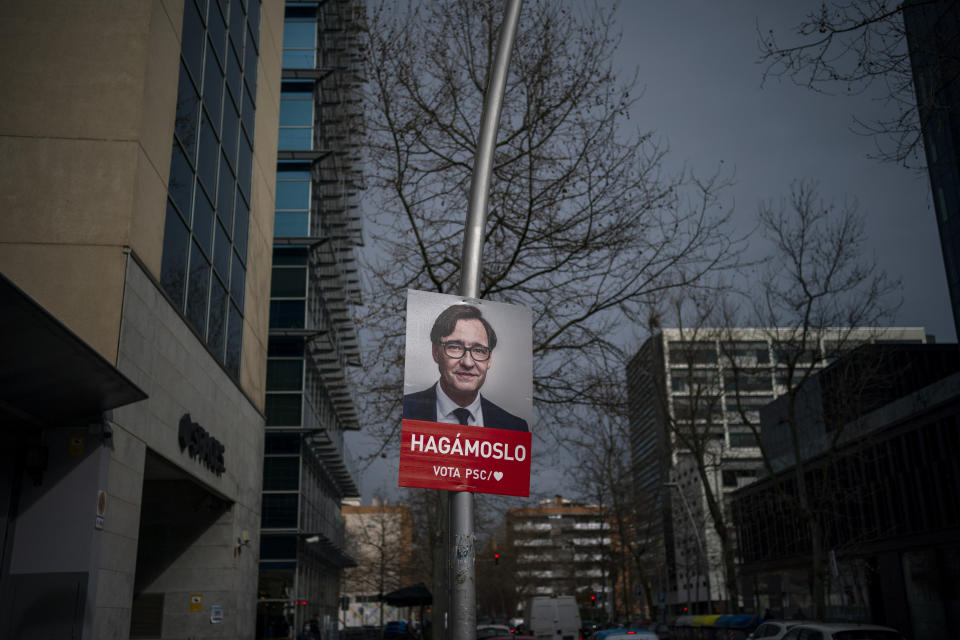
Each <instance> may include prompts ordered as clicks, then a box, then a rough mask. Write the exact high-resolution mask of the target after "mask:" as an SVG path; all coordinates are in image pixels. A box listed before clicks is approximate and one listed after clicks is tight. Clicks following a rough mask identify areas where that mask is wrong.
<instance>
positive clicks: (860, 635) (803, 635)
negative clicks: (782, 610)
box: [783, 622, 904, 640]
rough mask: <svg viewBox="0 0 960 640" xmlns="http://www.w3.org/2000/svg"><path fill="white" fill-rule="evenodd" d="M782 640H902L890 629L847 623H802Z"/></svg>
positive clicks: (896, 632)
mask: <svg viewBox="0 0 960 640" xmlns="http://www.w3.org/2000/svg"><path fill="white" fill-rule="evenodd" d="M783 640H904V637H903V634H901V633H900V632H899V631H897V630H896V629H891V628H890V627H878V626H876V625H872V624H852V623H848V622H804V623H802V624H798V625H796V626H795V627H793V628H792V629H790V630H789V631H787V634H786V635H785V636H783Z"/></svg>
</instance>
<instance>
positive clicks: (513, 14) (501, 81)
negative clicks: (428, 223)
mask: <svg viewBox="0 0 960 640" xmlns="http://www.w3.org/2000/svg"><path fill="white" fill-rule="evenodd" d="M519 20H520V0H508V2H507V10H506V12H505V13H504V17H503V23H502V24H501V25H500V36H499V40H498V42H497V53H496V57H495V58H494V61H493V67H491V69H490V71H489V75H488V77H487V96H486V99H485V101H484V104H483V118H482V121H481V124H480V138H479V144H478V146H477V156H476V158H475V159H474V165H473V179H472V182H471V184H470V202H469V204H468V207H467V220H466V224H465V225H464V226H465V228H464V239H463V254H462V258H461V260H460V295H461V296H463V297H465V298H476V297H478V296H479V294H480V256H481V254H482V252H483V235H484V229H485V227H486V222H487V197H488V195H489V190H490V174H491V173H492V171H493V152H494V148H495V147H496V141H497V128H498V127H499V125H500V109H501V107H502V106H503V95H504V90H505V87H506V84H507V67H508V66H509V64H510V52H511V51H512V49H513V41H514V39H515V36H516V33H517V23H518V22H519ZM448 504H449V508H450V522H449V528H448V531H449V537H448V555H447V558H448V562H449V566H450V567H451V570H450V572H449V573H448V575H449V576H450V578H449V579H450V584H449V585H448V592H449V593H450V632H451V637H452V638H453V640H474V638H476V635H477V583H476V573H477V567H476V559H477V552H476V549H475V546H474V545H475V542H476V536H475V534H474V522H473V494H472V493H469V492H467V491H457V492H452V493H450V497H449V503H448Z"/></svg>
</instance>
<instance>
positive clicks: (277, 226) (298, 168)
mask: <svg viewBox="0 0 960 640" xmlns="http://www.w3.org/2000/svg"><path fill="white" fill-rule="evenodd" d="M311 184H312V183H311V182H310V165H309V164H307V163H301V162H296V163H280V164H279V165H278V166H277V197H276V217H275V218H274V224H273V235H274V236H275V237H277V238H305V237H307V236H309V235H310V201H311V195H310V194H311Z"/></svg>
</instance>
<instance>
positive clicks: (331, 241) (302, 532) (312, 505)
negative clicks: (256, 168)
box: [258, 1, 364, 637]
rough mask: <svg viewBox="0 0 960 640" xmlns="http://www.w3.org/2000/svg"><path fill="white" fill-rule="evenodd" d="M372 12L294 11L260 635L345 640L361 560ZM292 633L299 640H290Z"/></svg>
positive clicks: (283, 136)
mask: <svg viewBox="0 0 960 640" xmlns="http://www.w3.org/2000/svg"><path fill="white" fill-rule="evenodd" d="M363 11H364V4H363V3H362V2H359V1H338V2H316V1H314V2H287V3H286V4H285V7H284V21H283V51H282V69H283V70H282V75H283V80H282V85H281V91H280V113H279V120H280V129H279V142H278V151H277V156H276V160H275V164H276V170H277V189H276V199H275V203H274V204H275V207H274V216H275V217H274V225H273V271H272V276H271V287H270V322H269V340H268V345H267V351H268V359H267V376H266V387H267V388H266V410H265V413H266V442H265V458H264V465H263V519H262V523H261V545H260V581H259V598H260V600H259V602H260V604H259V609H258V633H259V634H260V635H261V636H262V637H271V636H272V635H277V636H282V635H283V634H284V633H287V632H292V635H295V634H296V633H297V632H298V631H299V630H300V629H301V628H302V625H303V623H304V621H306V620H309V619H314V620H316V621H317V622H319V624H320V625H322V627H323V628H322V633H323V635H324V637H329V636H330V635H331V634H333V633H335V632H336V626H337V619H338V613H339V610H338V602H339V596H340V579H341V576H342V571H343V569H344V568H346V567H349V566H353V564H354V561H353V559H352V558H351V556H350V554H349V553H348V552H347V549H346V543H345V539H344V525H343V518H342V516H341V511H340V504H341V501H342V500H343V499H344V498H349V497H354V496H358V495H359V492H358V490H357V486H356V482H355V478H356V474H357V472H356V469H355V467H354V464H353V461H352V458H351V456H350V454H349V452H348V451H347V449H346V448H345V447H344V441H343V436H344V432H345V431H347V430H351V429H357V428H359V425H358V421H357V412H356V408H355V405H354V399H353V395H352V392H351V387H350V384H349V381H348V369H349V368H350V367H356V366H358V365H359V348H358V343H357V333H356V328H355V326H354V323H353V305H356V304H359V302H360V284H359V279H358V276H357V262H356V254H355V251H356V248H357V247H358V246H360V245H361V244H362V240H363V238H362V235H361V216H360V209H359V203H358V190H359V189H360V188H361V186H362V183H361V178H362V174H361V171H360V158H359V151H358V136H360V135H361V134H362V124H363V121H362V111H361V109H360V102H359V100H360V93H359V91H360V87H359V84H360V82H362V68H361V67H362V60H361V55H360V48H359V44H360V42H359V36H360V19H361V18H362V12H363ZM288 630H289V631H288Z"/></svg>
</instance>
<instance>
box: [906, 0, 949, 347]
mask: <svg viewBox="0 0 960 640" xmlns="http://www.w3.org/2000/svg"><path fill="white" fill-rule="evenodd" d="M903 19H904V27H905V33H906V36H907V43H908V45H909V49H910V66H911V68H912V70H913V85H914V89H915V91H916V96H917V110H918V113H919V120H920V126H921V129H922V132H923V146H924V151H925V153H926V160H927V172H928V174H929V176H930V189H931V191H932V194H933V208H934V211H935V212H936V215H937V228H938V230H939V232H940V248H941V250H942V252H943V263H944V267H945V268H946V274H947V287H948V288H949V290H950V300H951V306H952V308H953V322H954V327H955V328H956V331H957V335H958V336H960V82H958V80H957V78H958V73H960V5H958V4H957V3H956V2H951V1H950V0H941V1H939V2H918V1H916V0H914V1H912V2H905V3H904V8H903Z"/></svg>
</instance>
